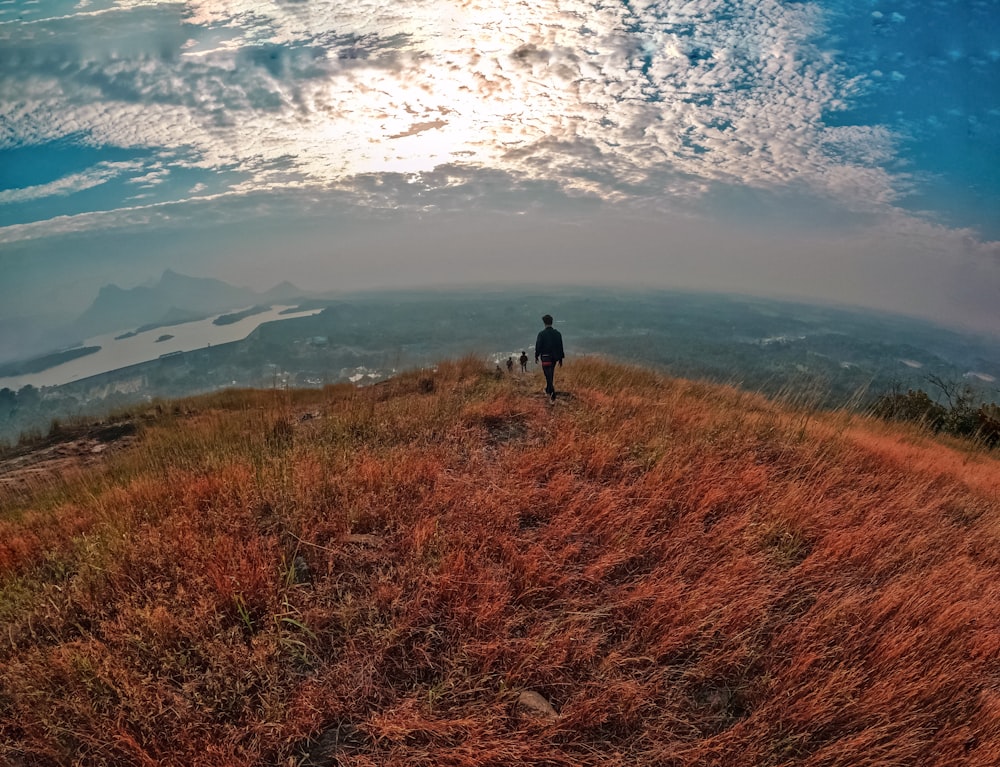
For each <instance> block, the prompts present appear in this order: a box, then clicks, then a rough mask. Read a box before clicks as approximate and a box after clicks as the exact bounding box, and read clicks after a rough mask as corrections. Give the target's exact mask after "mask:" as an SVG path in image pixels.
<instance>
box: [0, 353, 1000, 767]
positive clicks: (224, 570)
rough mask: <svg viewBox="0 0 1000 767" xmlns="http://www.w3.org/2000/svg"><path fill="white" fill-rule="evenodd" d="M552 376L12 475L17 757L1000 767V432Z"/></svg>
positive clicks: (280, 414)
mask: <svg viewBox="0 0 1000 767" xmlns="http://www.w3.org/2000/svg"><path fill="white" fill-rule="evenodd" d="M558 384H559V385H560V386H561V387H563V388H564V389H565V390H566V391H567V392H568V396H565V397H563V398H561V399H560V400H559V401H558V402H557V403H556V404H555V405H554V406H551V405H549V403H548V402H547V401H546V399H545V398H544V397H542V396H541V395H540V394H539V391H540V389H541V381H540V376H538V380H535V377H529V378H528V379H527V380H525V379H521V378H518V377H503V378H501V379H499V380H498V379H496V378H494V376H493V374H492V372H491V371H490V370H488V369H486V368H484V367H483V366H482V365H481V364H480V363H479V362H477V361H476V360H473V359H465V360H460V361H457V362H446V363H442V364H441V365H440V366H439V367H438V369H437V370H436V371H421V372H414V373H409V374H405V375H402V376H400V377H399V378H397V379H395V380H393V381H390V382H388V383H386V384H384V385H380V386H375V387H371V388H367V389H360V390H359V389H354V388H351V387H337V388H331V389H327V390H324V391H322V392H308V393H294V392H289V393H275V392H237V393H225V394H222V395H215V396H213V397H206V398H198V399H194V400H188V401H185V402H183V403H178V405H177V407H176V412H174V410H173V409H170V408H168V409H167V411H164V412H163V413H162V414H161V416H159V417H157V418H154V419H153V420H150V421H149V422H148V423H146V425H145V426H144V427H143V430H142V433H141V437H140V441H139V443H138V444H137V445H136V446H134V447H133V448H132V449H131V450H130V451H128V452H127V453H124V454H122V455H121V456H119V457H118V458H116V459H115V460H114V462H113V463H112V464H111V465H109V466H107V467H106V468H104V469H102V470H95V471H94V472H92V473H91V474H90V475H88V476H85V477H83V478H81V479H73V480H67V481H66V483H65V485H64V486H63V487H62V489H61V490H59V492H55V491H53V489H52V487H46V488H40V489H39V490H38V491H37V493H35V494H34V495H31V496H28V497H17V498H15V497H8V498H5V499H2V500H0V502H2V503H4V508H5V509H6V510H5V511H4V512H2V513H0V627H2V631H0V763H2V764H11V765H31V766H32V767H34V766H35V765H39V766H40V767H45V766H46V765H70V764H79V765H213V766H214V765H282V766H286V765H287V766H291V765H299V766H301V767H305V766H306V765H330V764H351V765H454V766H455V767H459V766H471V765H508V764H524V765H619V764H621V765H657V766H664V767H671V766H675V767H687V766H689V765H690V766H693V765H816V766H817V767H818V766H819V765H824V766H831V767H832V766H833V765H843V766H844V767H847V766H848V765H850V766H851V767H858V766H870V767H876V766H880V767H888V766H889V765H927V766H928V767H932V766H934V765H942V766H943V765H966V764H967V765H992V764H998V763H1000V672H998V670H997V663H996V659H997V658H998V657H1000V625H998V622H1000V609H998V608H1000V498H998V492H997V481H996V478H997V477H998V476H1000V461H998V460H997V458H996V457H995V456H993V455H990V454H988V453H984V452H982V451H979V452H976V451H974V450H972V451H965V452H963V451H962V450H960V449H959V448H958V447H956V446H955V443H948V444H945V443H942V442H940V441H937V440H935V439H934V438H931V437H926V436H920V435H912V434H908V435H904V434H901V433H894V432H892V431H891V430H888V429H886V428H885V427H883V426H882V425H880V424H877V423H874V422H868V421H864V420H859V419H850V418H847V417H846V416H843V415H840V414H829V415H824V414H818V413H812V412H808V411H804V410H798V411H797V410H795V409H792V408H786V407H782V406H779V405H776V404H773V403H770V402H768V401H766V400H764V399H762V398H760V397H757V396H754V395H749V394H745V393H739V392H737V391H736V390H733V389H728V388H724V387H717V386H712V385H708V384H703V383H695V382H688V381H680V380H672V379H668V378H663V377H659V376H657V375H654V374H653V373H650V372H649V371H645V370H639V369H630V368H625V367H621V366H616V365H610V364H606V363H603V362H598V361H594V360H581V361H576V362H574V363H573V364H571V365H567V366H566V367H565V368H564V369H563V370H561V371H560V373H559V380H558ZM525 690H533V691H535V692H538V693H540V694H541V695H542V696H544V697H545V698H546V699H547V700H548V701H549V702H550V703H551V704H552V705H553V706H554V707H555V709H556V710H557V711H558V716H557V717H556V718H545V717H538V716H534V715H531V714H530V713H529V712H527V711H525V710H523V709H521V708H519V707H518V705H517V698H518V695H519V694H520V693H521V692H522V691H525Z"/></svg>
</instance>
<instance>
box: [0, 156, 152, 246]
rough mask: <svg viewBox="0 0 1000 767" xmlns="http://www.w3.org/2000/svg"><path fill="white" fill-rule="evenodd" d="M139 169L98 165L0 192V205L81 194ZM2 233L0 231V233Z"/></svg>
mask: <svg viewBox="0 0 1000 767" xmlns="http://www.w3.org/2000/svg"><path fill="white" fill-rule="evenodd" d="M141 167H142V163H138V162H102V163H98V164H97V165H95V166H94V167H92V168H89V169H88V170H85V171H83V172H82V173H73V174H71V175H69V176H64V177H63V178H60V179H57V180H55V181H51V182H49V183H47V184H38V185H35V186H28V187H24V188H21V189H4V190H0V205H8V204H11V203H17V202H28V201H30V200H40V199H43V198H45V197H65V196H67V195H71V194H75V193H76V192H82V191H84V190H85V189H92V188H93V187H95V186H100V185H101V184H104V183H107V182H108V181H110V180H112V179H114V178H117V177H118V176H120V175H121V174H123V173H127V172H129V171H133V170H138V169H139V168H141ZM2 231H3V230H2V229H0V232H2Z"/></svg>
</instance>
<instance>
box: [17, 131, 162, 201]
mask: <svg viewBox="0 0 1000 767" xmlns="http://www.w3.org/2000/svg"><path fill="white" fill-rule="evenodd" d="M152 156H153V152H152V151H149V150H135V149H122V148H120V147H92V146H86V145H82V144H80V143H77V142H76V141H74V138H73V137H69V138H66V139H64V140H61V141H54V142H50V143H47V144H38V145H36V146H22V147H15V148H12V149H0V191H2V190H6V189H24V188H26V187H30V186H40V185H42V184H48V183H51V182H53V181H58V180H59V179H61V178H65V177H66V176H70V175H73V174H74V173H81V172H83V171H85V170H87V169H88V168H92V167H93V166H95V165H97V164H98V163H99V162H127V161H129V160H147V159H149V158H150V157H152ZM0 211H2V208H0Z"/></svg>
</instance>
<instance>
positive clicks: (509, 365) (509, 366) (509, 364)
mask: <svg viewBox="0 0 1000 767" xmlns="http://www.w3.org/2000/svg"><path fill="white" fill-rule="evenodd" d="M507 372H508V373H513V372H514V358H513V357H508V358H507Z"/></svg>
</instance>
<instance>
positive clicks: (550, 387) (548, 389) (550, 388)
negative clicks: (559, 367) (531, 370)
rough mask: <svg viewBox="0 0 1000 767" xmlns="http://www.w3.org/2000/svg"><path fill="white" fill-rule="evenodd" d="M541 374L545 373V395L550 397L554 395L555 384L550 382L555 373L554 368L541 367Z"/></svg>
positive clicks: (552, 366)
mask: <svg viewBox="0 0 1000 767" xmlns="http://www.w3.org/2000/svg"><path fill="white" fill-rule="evenodd" d="M542 372H543V373H545V393H546V394H548V395H549V396H550V397H551V396H552V395H554V394H555V393H556V387H555V384H554V383H553V382H552V379H553V377H554V376H555V373H556V366H555V365H542Z"/></svg>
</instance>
